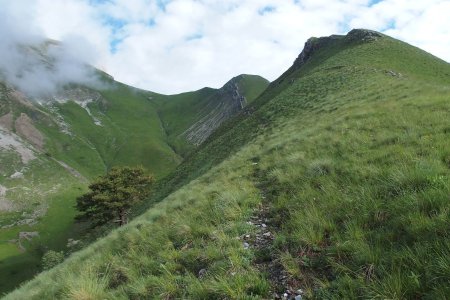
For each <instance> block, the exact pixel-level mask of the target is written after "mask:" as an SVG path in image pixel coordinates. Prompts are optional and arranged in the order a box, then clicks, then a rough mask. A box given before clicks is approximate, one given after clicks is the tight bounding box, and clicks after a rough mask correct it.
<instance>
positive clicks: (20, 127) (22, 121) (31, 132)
mask: <svg viewBox="0 0 450 300" xmlns="http://www.w3.org/2000/svg"><path fill="white" fill-rule="evenodd" d="M15 128H16V132H17V134H18V135H20V136H21V137H23V138H24V139H26V140H27V141H28V142H30V144H32V145H33V146H35V147H36V148H37V149H39V150H42V149H43V148H44V136H43V135H42V133H41V132H40V131H39V130H38V129H37V128H36V127H35V126H34V124H33V121H32V120H31V119H30V117H28V115H27V114H25V113H21V114H20V116H19V117H18V118H17V119H16V121H15Z"/></svg>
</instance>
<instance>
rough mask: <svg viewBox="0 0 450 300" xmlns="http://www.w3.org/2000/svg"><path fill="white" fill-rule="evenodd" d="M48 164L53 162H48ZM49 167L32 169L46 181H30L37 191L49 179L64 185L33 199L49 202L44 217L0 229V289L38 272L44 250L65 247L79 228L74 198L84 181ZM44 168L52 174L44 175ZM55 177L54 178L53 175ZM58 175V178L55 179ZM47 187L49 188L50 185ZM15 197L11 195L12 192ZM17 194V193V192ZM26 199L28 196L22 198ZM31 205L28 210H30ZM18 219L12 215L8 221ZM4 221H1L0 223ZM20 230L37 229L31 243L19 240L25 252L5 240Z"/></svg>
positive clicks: (48, 183) (43, 202)
mask: <svg viewBox="0 0 450 300" xmlns="http://www.w3.org/2000/svg"><path fill="white" fill-rule="evenodd" d="M48 164H49V165H50V166H51V165H52V163H48ZM47 169H48V170H41V171H39V170H38V169H36V170H34V171H33V172H34V174H35V175H36V176H38V175H43V176H40V178H47V179H48V180H49V182H42V181H40V183H38V182H39V181H34V182H33V183H32V184H33V185H34V184H37V183H38V184H39V185H40V186H39V190H36V191H35V192H36V193H39V192H40V191H41V190H45V188H44V187H43V185H48V186H50V182H52V181H53V182H56V181H58V182H59V183H60V184H64V186H60V187H58V188H57V189H56V190H55V191H54V192H53V193H51V194H49V195H46V196H45V198H42V199H41V198H38V197H35V198H34V199H33V201H40V202H42V204H47V205H48V210H47V212H46V214H45V215H44V216H43V217H40V218H39V219H38V221H39V222H38V223H37V224H35V225H31V226H30V225H21V226H14V227H12V228H8V229H0V250H1V251H0V291H2V292H4V291H9V290H11V289H13V288H15V287H17V286H18V285H19V284H20V283H22V282H23V281H24V280H27V279H31V278H32V277H33V276H34V275H35V274H36V273H38V272H40V271H41V256H42V254H43V253H45V251H47V250H50V249H51V250H64V251H67V249H66V244H67V239H68V238H75V239H76V238H77V237H78V234H79V232H78V229H77V227H76V226H75V225H74V223H73V219H74V216H75V213H76V211H75V208H74V205H75V198H76V197H77V196H78V195H79V194H80V193H82V192H84V191H85V189H86V187H85V183H83V182H78V183H77V180H74V178H70V176H68V175H67V174H65V172H64V171H63V170H59V169H58V168H57V167H55V166H51V167H50V168H48V167H47ZM45 171H49V172H52V173H53V174H52V175H50V176H48V174H47V176H48V177H46V176H44V174H39V172H42V173H45ZM53 176H55V177H53ZM56 178H57V179H56ZM49 188H50V187H49ZM12 196H14V195H12ZM19 196H20V195H19ZM25 199H29V198H25ZM33 208H34V207H33V206H31V207H29V208H28V209H27V210H32V209H33ZM7 215H8V213H2V214H1V216H2V218H3V217H7ZM16 219H20V218H18V216H15V217H14V216H13V217H12V218H11V219H10V222H12V221H14V220H16ZM2 223H3V222H2ZM21 231H38V232H39V237H36V238H34V239H33V240H32V241H31V242H28V241H24V240H23V241H22V245H23V246H24V247H25V248H26V251H25V252H22V251H20V250H19V248H18V246H17V245H15V244H11V243H9V242H8V241H9V240H11V239H17V238H18V235H19V232H21Z"/></svg>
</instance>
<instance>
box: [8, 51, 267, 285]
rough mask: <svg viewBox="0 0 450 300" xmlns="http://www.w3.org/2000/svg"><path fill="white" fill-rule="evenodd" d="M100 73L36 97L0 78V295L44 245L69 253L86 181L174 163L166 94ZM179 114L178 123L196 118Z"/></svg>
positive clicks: (164, 170)
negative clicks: (87, 82) (123, 168)
mask: <svg viewBox="0 0 450 300" xmlns="http://www.w3.org/2000/svg"><path fill="white" fill-rule="evenodd" d="M31 53H33V52H31ZM39 55H43V54H42V53H41V52H39ZM98 73H99V74H100V72H98ZM100 76H101V78H102V85H101V86H100V87H99V88H98V89H93V88H92V87H91V88H89V87H86V86H81V85H75V84H70V85H67V86H66V87H64V89H62V90H60V91H58V92H56V93H55V94H53V95H50V96H46V97H42V98H37V99H30V98H29V97H27V96H25V95H24V94H23V93H22V92H20V91H19V90H17V89H16V88H14V87H12V86H11V85H9V84H7V83H2V82H0V293H1V292H5V291H9V290H11V289H12V288H14V287H16V286H17V285H18V284H19V283H21V282H23V281H24V280H26V279H29V278H31V277H32V276H33V275H34V274H36V273H37V272H39V271H40V270H41V257H42V255H43V253H45V252H46V251H47V250H50V249H51V250H57V251H59V250H64V251H71V249H70V248H68V247H67V242H68V239H78V235H79V231H80V230H79V229H78V227H79V226H76V225H74V224H73V223H74V222H73V219H74V216H75V214H76V211H75V208H74V204H75V199H76V197H78V196H80V195H81V194H82V193H83V192H85V191H86V187H87V184H88V182H89V181H90V180H92V179H93V178H95V177H96V176H99V175H102V174H104V173H105V172H106V171H107V170H108V169H110V168H111V167H112V166H117V165H119V166H120V165H128V166H137V165H142V166H144V167H145V168H146V169H148V170H149V172H151V173H152V174H154V175H155V176H156V178H158V179H160V178H163V177H164V176H166V175H167V174H168V173H170V172H171V171H172V170H174V169H175V167H176V166H177V165H178V164H179V163H180V162H181V161H182V157H181V156H180V155H179V154H178V153H177V152H175V151H174V148H173V146H172V145H171V144H170V142H169V139H170V138H169V136H168V135H167V133H166V131H165V129H164V124H163V120H161V118H160V117H161V116H160V113H159V110H160V106H161V107H162V106H165V105H166V103H165V102H166V101H167V102H169V101H171V99H172V98H171V97H170V96H163V95H158V96H159V97H161V101H160V102H159V103H156V102H155V101H153V100H152V97H153V95H156V94H155V93H151V92H147V91H143V90H139V89H136V88H133V87H130V86H127V85H124V84H121V83H119V82H116V81H114V80H113V79H112V78H111V77H110V76H109V75H107V74H100ZM249 77H252V76H249ZM243 82H245V84H246V85H245V88H244V87H243V88H242V91H244V92H245V93H246V95H247V93H248V95H249V97H254V95H255V91H256V90H258V89H260V87H259V85H258V84H259V82H258V80H255V81H254V82H250V81H249V80H243ZM256 85H258V86H256ZM214 91H215V92H217V91H216V90H214ZM193 94H194V96H193V97H192V98H191V99H189V101H190V102H189V104H184V101H178V102H176V105H180V106H183V107H184V109H187V108H188V107H189V106H190V105H196V108H198V109H200V108H201V105H202V104H203V103H208V101H207V98H208V97H209V95H205V94H203V93H193ZM227 97H229V98H227ZM205 99H206V101H205ZM228 99H229V100H230V102H232V101H233V98H232V97H231V95H227V96H224V97H223V98H222V100H223V101H227V100H228ZM182 100H183V99H182ZM186 101H187V100H186ZM198 104H199V105H198ZM176 105H172V106H170V107H171V109H175V110H176V109H177V107H176ZM210 109H215V107H211V108H210ZM210 109H209V108H205V109H204V112H205V113H206V114H207V113H209V112H210ZM166 111H170V109H168V110H166ZM237 112H238V110H235V111H230V112H226V113H229V114H230V115H232V114H236V113H237ZM173 117H174V116H173ZM182 117H183V115H182V116H181V118H182ZM170 118H171V116H167V117H166V118H165V119H164V122H169V121H170ZM181 118H177V120H180V119H181ZM186 118H187V121H186V122H184V123H183V126H186V127H189V126H191V125H192V124H194V123H195V122H196V121H197V119H196V118H195V117H194V118H192V119H191V118H190V117H189V118H188V115H186ZM190 122H192V123H190ZM179 141H180V143H183V145H188V143H189V142H188V141H187V140H186V139H183V140H179ZM193 147H194V146H190V149H192V148H193Z"/></svg>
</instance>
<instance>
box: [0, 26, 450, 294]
mask: <svg viewBox="0 0 450 300" xmlns="http://www.w3.org/2000/svg"><path fill="white" fill-rule="evenodd" d="M310 43H311V46H312V47H311V48H312V49H313V50H314V51H312V52H310V53H309V55H307V59H304V57H303V58H302V56H301V57H299V59H298V60H297V61H296V63H295V64H294V66H293V67H292V68H291V69H290V70H288V71H287V72H286V73H285V74H283V75H282V76H281V77H280V78H279V79H278V80H276V81H275V82H274V83H272V84H271V86H270V87H269V89H268V90H266V91H265V93H264V94H263V95H261V97H259V98H258V99H256V100H255V101H254V102H253V103H252V104H251V105H250V106H249V107H248V109H247V110H246V112H245V113H244V114H241V115H240V116H239V117H237V118H235V119H233V121H232V122H228V123H226V124H225V126H222V128H221V129H219V131H217V132H216V133H215V134H213V136H211V137H210V138H209V140H207V142H206V143H205V144H204V145H202V146H201V147H200V148H199V149H198V151H196V153H195V154H192V155H191V156H189V157H188V158H187V159H186V161H185V162H184V163H182V164H181V165H180V166H179V167H178V168H177V169H176V171H175V172H174V173H172V175H170V176H169V177H168V178H167V179H166V181H164V182H165V184H164V182H162V183H161V185H160V187H159V189H160V190H159V191H156V192H155V196H154V198H153V199H149V203H154V202H155V201H157V200H158V198H157V197H163V196H164V195H165V194H168V193H169V192H170V191H171V190H172V189H175V188H177V187H179V186H181V188H179V189H178V190H176V191H175V192H173V193H170V195H168V196H167V197H166V198H165V199H164V200H162V201H161V202H159V203H158V204H155V205H154V206H153V207H151V208H150V209H149V210H148V211H147V212H145V213H144V214H143V215H141V216H139V217H138V218H136V219H135V220H134V221H133V222H132V223H130V224H129V225H127V226H125V227H123V228H120V229H119V230H116V231H114V232H112V233H111V234H110V235H109V236H107V237H106V238H103V239H101V240H99V241H98V242H96V243H94V244H93V245H91V246H90V247H88V248H87V249H85V250H83V251H80V252H77V253H75V254H73V255H72V256H71V257H70V258H69V259H67V260H66V261H65V262H64V263H62V264H61V265H59V266H57V267H55V268H54V269H52V270H50V271H47V272H44V273H42V274H40V275H39V276H38V277H37V278H36V279H34V280H33V281H31V282H29V283H27V284H25V285H24V286H23V287H21V288H20V289H18V290H16V291H14V292H13V293H11V294H9V295H7V296H6V297H5V299H52V298H57V299H145V298H156V299H174V298H177V299H181V298H190V299H260V298H270V297H272V293H273V292H276V293H278V294H280V293H283V292H284V291H285V290H286V289H292V290H296V289H298V288H301V289H303V290H304V292H305V298H307V299H351V298H364V299H367V298H375V299H405V298H407V299H417V298H425V299H446V298H448V295H450V288H449V287H450V284H449V281H448V279H449V278H450V261H449V257H450V252H449V249H450V239H449V231H448V228H449V226H450V221H449V220H450V204H449V194H450V149H449V145H450V127H449V124H448V120H449V117H450V102H449V99H450V88H449V86H450V65H449V64H447V63H445V62H443V61H441V60H439V59H437V58H435V57H433V56H431V55H429V54H427V53H425V52H423V51H421V50H420V49H417V48H414V47H411V46H409V45H407V44H405V43H402V42H400V41H397V40H394V39H392V38H390V37H386V36H379V35H378V34H376V35H374V34H373V33H371V32H366V31H352V32H351V33H349V34H348V35H347V36H345V37H344V36H342V37H334V38H331V39H314V40H310ZM192 179H193V180H192ZM191 180H192V181H191ZM188 182H189V183H188ZM185 183H187V184H185ZM263 224H264V225H263Z"/></svg>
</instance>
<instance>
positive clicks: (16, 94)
mask: <svg viewBox="0 0 450 300" xmlns="http://www.w3.org/2000/svg"><path fill="white" fill-rule="evenodd" d="M9 97H10V98H11V99H12V100H15V101H17V102H19V103H20V104H22V105H24V106H26V107H29V108H34V106H33V103H31V101H30V100H28V99H27V97H26V96H25V94H24V93H22V92H20V91H18V90H12V91H11V92H10V93H9Z"/></svg>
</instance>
